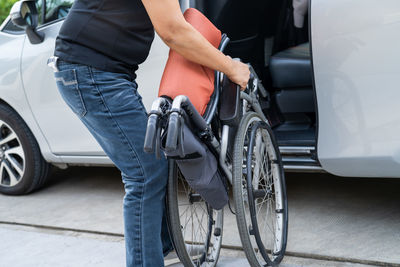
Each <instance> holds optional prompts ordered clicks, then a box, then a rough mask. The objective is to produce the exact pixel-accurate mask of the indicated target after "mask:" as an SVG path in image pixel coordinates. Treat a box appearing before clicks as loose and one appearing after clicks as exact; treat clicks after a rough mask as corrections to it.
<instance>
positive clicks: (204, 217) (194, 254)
mask: <svg viewBox="0 0 400 267" xmlns="http://www.w3.org/2000/svg"><path fill="white" fill-rule="evenodd" d="M167 205H168V219H169V227H170V234H171V236H172V239H173V243H174V247H175V250H176V253H177V255H178V257H179V259H180V261H181V262H182V263H183V265H184V266H185V267H188V266H196V267H197V266H207V267H213V266H216V264H217V262H218V258H219V253H220V250H221V245H222V230H223V217H224V214H223V209H222V210H219V211H216V210H213V209H212V208H211V207H210V206H209V205H208V204H207V203H206V202H205V201H204V200H203V199H202V198H201V197H200V196H199V195H198V194H196V193H195V192H194V191H193V190H192V189H191V188H190V187H189V186H188V184H187V183H186V181H185V179H184V177H183V175H182V174H181V172H180V171H179V168H178V166H177V165H176V164H175V162H174V161H173V160H170V162H169V177H168V188H167Z"/></svg>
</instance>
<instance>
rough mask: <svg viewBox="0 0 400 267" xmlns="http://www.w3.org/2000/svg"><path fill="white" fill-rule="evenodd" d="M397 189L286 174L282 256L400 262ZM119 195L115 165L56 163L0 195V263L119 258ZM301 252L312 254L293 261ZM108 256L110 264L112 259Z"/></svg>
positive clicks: (228, 227) (398, 183)
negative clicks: (30, 188)
mask: <svg viewBox="0 0 400 267" xmlns="http://www.w3.org/2000/svg"><path fill="white" fill-rule="evenodd" d="M399 192H400V180H396V179H356V178H338V177H333V176H330V175H326V174H324V175H315V174H313V175H311V174H302V175H299V174H289V175H288V196H289V240H288V249H287V250H288V254H289V255H294V256H297V257H294V258H293V257H286V258H285V261H286V260H287V259H294V260H292V261H290V262H285V264H289V265H290V264H294V266H322V265H323V266H350V265H351V266H356V265H357V264H358V263H362V264H369V265H384V264H387V265H393V266H394V265H399V266H400V231H399V227H400V205H399V204H400V194H399ZM122 196H123V187H122V183H121V181H120V175H119V172H118V171H117V170H116V169H115V168H94V167H88V168H84V167H73V168H70V169H68V170H65V171H62V170H57V171H56V172H54V174H53V176H52V179H51V181H50V182H49V183H48V185H47V186H46V187H45V188H44V189H42V190H40V191H38V192H36V193H34V194H31V195H28V196H21V197H10V196H3V195H0V221H1V222H4V223H5V224H2V223H1V222H0V237H1V239H2V242H0V259H1V260H0V266H1V267H2V266H10V265H2V264H3V262H4V261H5V259H8V257H12V256H13V255H14V254H13V253H17V254H16V255H20V257H21V258H23V257H24V256H25V257H28V256H29V259H30V260H34V259H36V258H38V259H40V260H42V261H41V262H39V264H38V265H37V264H34V265H20V266H54V265H51V263H53V261H52V258H54V257H55V258H57V255H58V254H59V255H60V257H63V258H62V259H63V260H62V262H64V263H65V264H66V265H57V266H122V265H123V261H124V259H123V253H124V252H123V243H122V234H123V227H122ZM225 214H226V217H225V224H224V227H225V231H224V233H225V235H224V238H223V240H224V241H223V243H224V245H225V246H226V247H239V246H240V241H239V238H238V235H237V233H236V222H235V218H234V216H233V215H231V214H230V213H229V212H228V211H227V212H226V213H225ZM13 223H17V224H21V225H25V226H21V225H19V226H15V225H14V226H13V225H12V224H13ZM31 226H41V227H40V228H36V227H31ZM10 227H22V228H24V229H22V230H21V229H11V228H10ZM25 227H26V228H29V229H31V230H28V231H27V230H26V229H25ZM49 228H50V229H49ZM32 229H35V230H34V231H32ZM37 229H42V230H43V231H55V232H61V233H62V234H61V235H57V234H55V233H54V232H41V231H39V232H38V231H37ZM4 231H5V232H4ZM27 233H29V234H27ZM65 233H70V234H65ZM228 233H229V234H228ZM43 235H44V236H43ZM85 235H90V236H85ZM30 236H34V237H30ZM99 236H100V237H101V238H99ZM41 237H43V238H41ZM94 237H96V238H94ZM103 237H107V238H106V239H104V238H103ZM109 238H111V240H110V239H109ZM114 239H115V240H114ZM45 244H49V246H47V247H46V245H45ZM78 244H79V245H78ZM85 244H86V245H85ZM80 246H81V247H80ZM32 248H35V249H32ZM74 248H79V249H76V250H74ZM97 248H98V249H97ZM57 251H58V252H57ZM34 252H35V253H34ZM228 252H229V251H228ZM228 252H226V253H227V256H225V255H224V257H223V260H222V261H221V262H220V266H224V264H226V265H225V266H247V265H246V263H247V262H246V261H245V259H244V258H243V257H241V258H240V257H239V258H237V256H235V257H232V256H229V253H228ZM10 253H11V254H10ZM32 253H33V254H32ZM60 253H61V254H60ZM63 253H66V255H67V256H65V257H64V256H62V255H63ZM35 255H36V256H35ZM46 255H52V257H47V256H46ZM74 255H76V256H74ZM304 257H308V258H313V260H310V259H304V260H305V261H306V263H304V262H303V263H301V262H299V260H303V258H304ZM121 258H122V263H120V262H121V261H120V260H121ZM75 259H76V260H79V259H80V260H82V259H87V264H86V265H74V264H73V263H74V260H75ZM96 259H97V260H99V259H101V260H102V261H104V264H105V265H101V264H102V263H101V262H96ZM318 259H319V260H327V259H329V260H336V261H328V262H323V261H321V262H320V261H318ZM243 260H244V263H241V262H242V261H243ZM113 261H115V265H114V264H112V265H110V264H111V262H113ZM232 261H234V265H232V264H233V263H232ZM117 262H118V264H117ZM316 262H317V263H316ZM332 263H333V265H329V264H332ZM46 264H48V265H46ZM120 264H122V265H120ZM241 264H245V265H241ZM313 264H316V265H313ZM318 264H321V265H318ZM337 264H346V265H337ZM349 264H350V265H349ZM12 266H17V265H12Z"/></svg>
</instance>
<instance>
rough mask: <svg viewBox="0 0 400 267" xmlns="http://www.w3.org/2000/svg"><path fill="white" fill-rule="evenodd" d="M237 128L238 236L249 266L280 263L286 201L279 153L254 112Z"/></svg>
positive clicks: (235, 163)
mask: <svg viewBox="0 0 400 267" xmlns="http://www.w3.org/2000/svg"><path fill="white" fill-rule="evenodd" d="M239 128H240V129H239V131H238V136H237V138H236V142H235V149H236V151H235V152H234V197H235V205H236V210H237V221H238V228H239V233H240V237H241V240H242V244H243V248H244V250H245V252H246V256H247V258H248V260H249V262H250V264H251V265H252V266H265V265H268V266H274V265H277V264H278V263H279V262H280V261H281V260H282V258H283V255H284V252H285V249H286V241H287V217H288V216H287V200H286V189H285V182H284V173H283V168H282V162H281V158H280V154H279V150H278V147H277V145H276V143H275V140H274V138H273V133H272V130H271V129H270V127H269V126H268V125H267V124H266V123H265V122H262V121H261V118H259V116H258V115H257V114H256V113H248V114H246V116H245V117H244V118H243V120H242V125H241V127H239ZM239 135H240V136H239Z"/></svg>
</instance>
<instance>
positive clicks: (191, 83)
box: [144, 8, 288, 266]
mask: <svg viewBox="0 0 400 267" xmlns="http://www.w3.org/2000/svg"><path fill="white" fill-rule="evenodd" d="M184 16H185V18H186V20H187V21H188V22H189V23H191V24H192V25H193V27H195V28H196V29H197V30H198V31H199V32H200V33H201V34H203V36H204V37H205V38H206V39H207V40H208V41H209V42H210V43H211V44H213V45H214V46H215V47H217V48H218V49H219V50H220V51H223V50H224V48H225V47H226V46H227V44H228V42H229V38H228V37H227V36H226V35H224V34H221V32H220V31H219V30H218V29H216V28H215V26H214V25H213V24H212V23H211V22H210V21H208V19H207V18H206V17H205V16H203V15H202V14H201V13H200V12H199V11H197V10H195V9H191V8H190V9H188V10H186V12H185V14H184ZM250 69H251V78H250V81H249V84H248V86H247V88H246V89H245V90H244V91H240V89H239V87H238V86H237V85H235V84H233V83H232V82H230V81H229V79H228V78H227V77H226V76H225V75H224V74H222V73H221V72H218V71H216V72H214V71H212V70H210V69H208V68H205V67H203V66H200V65H197V64H195V63H192V62H189V61H187V60H185V59H184V58H183V57H181V56H180V55H179V54H177V53H176V52H174V51H170V55H169V59H168V61H167V65H166V68H165V71H164V75H163V78H162V81H161V85H160V90H159V97H158V98H157V99H156V100H155V101H154V102H153V105H152V107H151V111H150V112H149V118H148V125H147V130H146V138H145V144H144V150H145V151H146V152H149V153H156V155H157V157H161V153H163V154H164V155H165V156H166V157H167V158H168V159H169V162H170V163H169V164H170V166H169V167H170V169H169V179H168V186H167V208H168V220H169V227H170V233H171V236H172V238H173V243H174V247H175V249H176V252H177V254H178V257H179V259H180V260H181V262H182V263H183V264H184V266H216V264H217V262H218V258H219V254H220V249H221V246H222V236H223V223H224V212H229V211H231V212H233V213H234V214H235V215H236V221H237V226H238V230H239V234H240V239H241V242H242V247H243V250H244V252H245V254H246V257H247V259H248V261H249V263H250V265H251V266H275V265H277V264H279V263H280V261H281V260H282V258H283V256H284V253H285V249H286V242H287V228H288V207H287V198H286V187H285V178H284V172H283V166H282V161H281V157H280V153H279V149H278V146H277V143H276V141H275V139H274V134H273V131H272V130H271V128H270V126H269V123H268V120H267V118H266V116H265V114H264V113H263V111H262V108H261V106H260V101H259V100H260V99H263V100H264V102H268V97H269V95H268V92H267V91H266V90H265V89H264V88H263V86H262V84H261V81H260V80H259V79H258V77H257V75H256V73H255V71H254V70H253V69H252V68H251V66H250ZM230 189H232V191H233V201H232V200H231V201H229V192H230ZM230 202H232V203H233V205H231V203H230Z"/></svg>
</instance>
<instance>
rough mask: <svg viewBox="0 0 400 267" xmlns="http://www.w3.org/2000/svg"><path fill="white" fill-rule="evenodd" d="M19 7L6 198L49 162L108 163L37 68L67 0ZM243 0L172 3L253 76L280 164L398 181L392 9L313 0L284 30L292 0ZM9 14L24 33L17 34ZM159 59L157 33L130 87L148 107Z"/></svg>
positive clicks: (6, 132)
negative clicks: (204, 19)
mask: <svg viewBox="0 0 400 267" xmlns="http://www.w3.org/2000/svg"><path fill="white" fill-rule="evenodd" d="M23 2H26V3H27V6H29V7H30V8H29V10H28V11H26V10H24V11H25V12H27V13H24V12H22V13H21V10H20V9H18V5H17V4H16V5H15V6H14V8H13V10H12V12H11V13H12V16H9V17H8V18H7V19H6V20H5V21H4V23H3V24H2V25H1V26H0V192H2V193H5V194H24V193H28V192H31V191H32V190H34V189H36V188H38V187H40V186H41V185H42V184H43V183H44V182H45V180H46V178H47V176H48V171H49V168H50V166H52V165H55V166H58V167H61V168H65V167H67V166H69V165H110V166H111V165H112V162H111V161H110V159H109V158H108V157H107V156H106V155H105V153H104V152H103V151H102V149H101V147H100V146H99V145H98V144H97V142H96V141H95V139H94V138H93V137H92V136H91V135H90V133H89V132H88V131H87V129H86V128H85V127H84V125H83V124H82V123H81V122H80V120H79V119H78V118H77V117H76V116H75V115H74V113H73V112H72V111H71V110H70V109H69V108H68V107H67V105H66V104H65V103H64V101H63V100H62V98H61V96H60V94H59V92H58V90H57V88H56V84H55V81H54V78H53V73H52V70H51V69H50V68H48V67H47V65H46V62H47V59H48V58H49V57H50V56H51V55H52V53H53V50H54V44H55V38H56V36H57V33H58V31H59V29H60V26H61V24H62V23H63V18H64V17H65V16H66V15H67V13H68V10H69V8H70V7H71V5H72V3H73V1H72V0H68V1H65V0H64V1H61V0H60V1H57V0H56V1H54V0H53V1H42V0H39V1H32V0H31V1H23ZM253 2H254V6H250V2H247V1H233V0H219V1H218V2H213V0H203V1H199V0H198V1H189V0H187V1H181V6H182V8H183V9H185V8H186V7H187V6H189V5H190V6H194V7H197V8H199V9H200V10H202V11H203V12H204V13H205V14H206V15H207V16H208V17H209V18H210V19H211V20H212V21H213V22H214V23H215V24H216V25H217V26H218V27H219V28H220V29H221V30H222V31H223V32H226V33H227V34H228V36H229V37H231V39H232V42H231V45H230V47H228V52H229V53H230V54H231V55H232V56H235V57H236V56H239V57H241V58H242V59H243V60H244V61H249V62H251V63H252V65H253V66H255V68H256V69H257V71H258V72H259V73H260V75H259V76H262V77H264V80H263V81H264V86H265V87H266V88H267V89H268V91H269V93H270V99H265V101H264V103H265V113H266V114H267V115H268V117H269V119H270V120H271V124H272V126H273V127H274V130H275V134H276V138H277V139H278V143H279V145H280V150H281V153H282V156H283V160H284V164H285V169H286V170H292V171H325V172H329V173H332V174H335V175H340V176H358V177H400V112H399V111H400V110H399V99H400V90H399V85H400V68H399V62H400V55H399V53H398V47H400V37H398V32H400V15H399V14H400V2H398V0H386V1H384V2H385V3H384V4H380V2H379V3H378V2H377V1H372V0H363V1H349V0H336V1H323V0H313V1H311V2H310V6H309V10H308V16H306V22H305V26H304V27H303V28H301V29H299V28H295V27H294V26H293V25H292V23H291V21H292V20H293V16H292V13H291V11H290V12H284V11H285V10H290V9H291V6H292V4H291V1H275V2H272V1H263V0H259V1H258V2H257V1H253ZM253 2H251V3H252V5H253ZM207 3H208V4H207ZM287 3H289V4H287ZM19 6H21V5H19ZM11 17H13V20H14V22H16V23H18V24H19V25H20V26H21V25H24V23H25V24H26V25H29V26H26V27H25V30H23V29H22V28H20V27H17V26H15V25H14V24H13V22H12V20H11ZM307 18H308V19H307ZM36 21H37V23H35V22H36ZM307 24H308V26H307ZM255 25H256V26H257V25H258V26H257V27H256V26H255ZM260 25H261V27H259V26H260ZM167 56H168V48H167V47H166V46H165V45H164V44H163V43H162V42H161V41H160V39H159V38H156V39H155V42H154V43H153V46H152V49H151V53H150V56H149V58H148V59H147V61H146V62H145V63H144V64H143V65H141V66H140V69H139V72H138V84H139V91H140V92H141V94H142V96H143V99H144V103H145V105H146V106H147V107H149V106H150V104H151V102H152V101H153V100H154V99H155V97H156V96H157V90H158V85H159V81H160V78H161V74H162V71H163V67H164V64H165V61H166V59H167ZM267 100H268V101H267Z"/></svg>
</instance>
